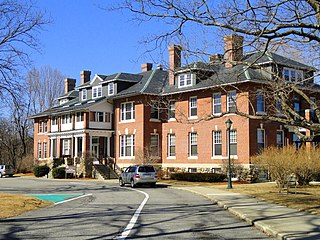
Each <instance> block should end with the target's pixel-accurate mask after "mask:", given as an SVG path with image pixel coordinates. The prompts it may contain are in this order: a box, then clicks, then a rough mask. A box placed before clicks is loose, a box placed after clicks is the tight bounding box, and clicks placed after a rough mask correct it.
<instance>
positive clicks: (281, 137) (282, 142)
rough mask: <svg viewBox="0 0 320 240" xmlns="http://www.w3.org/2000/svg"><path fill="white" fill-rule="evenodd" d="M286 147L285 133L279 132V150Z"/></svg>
mask: <svg viewBox="0 0 320 240" xmlns="http://www.w3.org/2000/svg"><path fill="white" fill-rule="evenodd" d="M283 146H284V132H283V130H277V148H283Z"/></svg>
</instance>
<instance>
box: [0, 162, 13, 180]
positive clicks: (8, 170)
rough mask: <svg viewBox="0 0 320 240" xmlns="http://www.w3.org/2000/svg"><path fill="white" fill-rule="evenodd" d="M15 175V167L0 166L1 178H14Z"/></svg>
mask: <svg viewBox="0 0 320 240" xmlns="http://www.w3.org/2000/svg"><path fill="white" fill-rule="evenodd" d="M13 174H14V170H13V167H11V166H10V165H3V164H1V165H0V178H2V177H3V176H9V177H12V176H13Z"/></svg>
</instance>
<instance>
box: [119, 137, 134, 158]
mask: <svg viewBox="0 0 320 240" xmlns="http://www.w3.org/2000/svg"><path fill="white" fill-rule="evenodd" d="M134 138H135V135H133V134H132V135H120V158H128V157H129V158H132V157H134V154H135V153H134V146H135V142H134V141H135V139H134ZM127 148H129V150H130V154H127V151H126V150H127Z"/></svg>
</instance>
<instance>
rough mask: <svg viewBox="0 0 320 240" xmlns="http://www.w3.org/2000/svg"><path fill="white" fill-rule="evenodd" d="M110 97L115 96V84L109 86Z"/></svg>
mask: <svg viewBox="0 0 320 240" xmlns="http://www.w3.org/2000/svg"><path fill="white" fill-rule="evenodd" d="M108 95H109V96H112V95H114V83H113V82H112V83H109V84H108Z"/></svg>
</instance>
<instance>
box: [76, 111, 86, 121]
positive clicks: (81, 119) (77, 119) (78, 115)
mask: <svg viewBox="0 0 320 240" xmlns="http://www.w3.org/2000/svg"><path fill="white" fill-rule="evenodd" d="M76 116H77V117H76V121H77V122H83V121H84V113H83V112H77V114H76Z"/></svg>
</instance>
